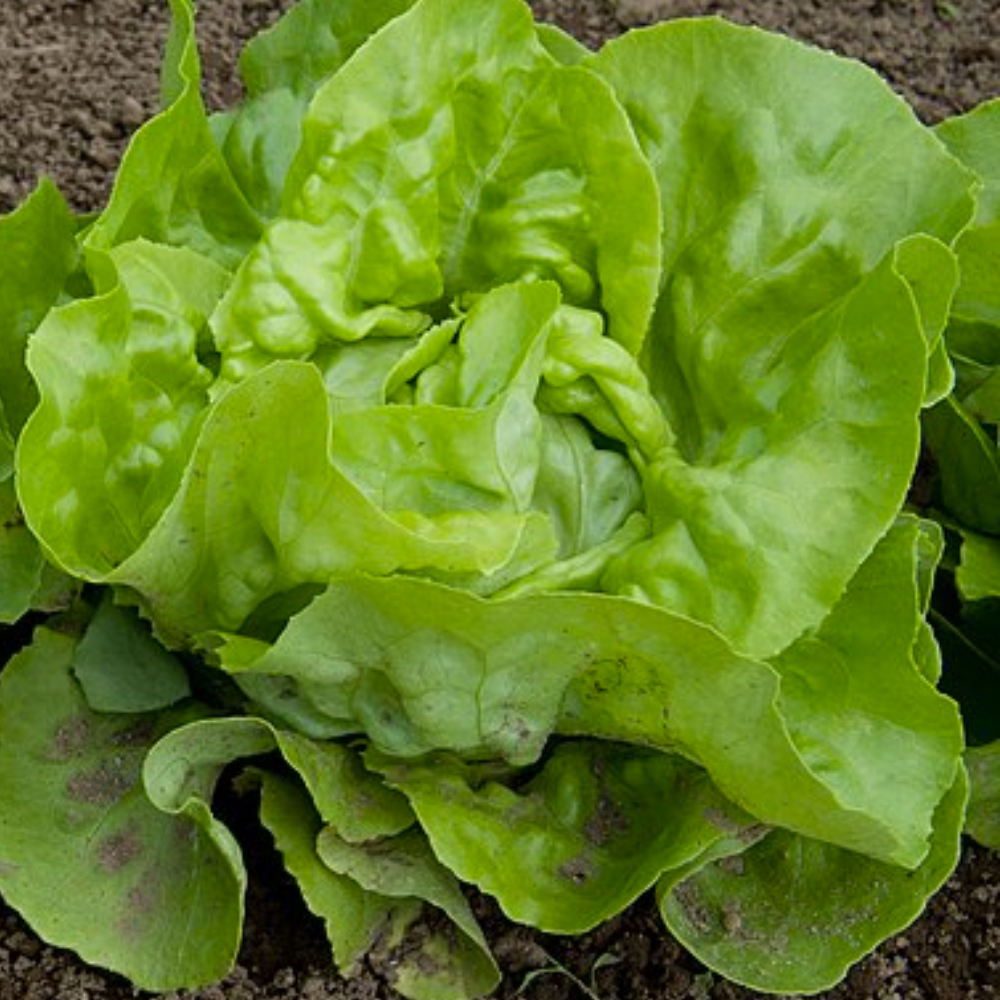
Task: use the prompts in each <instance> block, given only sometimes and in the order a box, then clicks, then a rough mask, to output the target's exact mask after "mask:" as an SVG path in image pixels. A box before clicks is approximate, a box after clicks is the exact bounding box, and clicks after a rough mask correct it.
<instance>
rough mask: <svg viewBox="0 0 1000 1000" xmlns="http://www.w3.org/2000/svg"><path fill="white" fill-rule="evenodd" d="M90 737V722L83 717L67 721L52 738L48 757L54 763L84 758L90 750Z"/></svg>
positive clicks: (78, 716) (75, 717) (79, 716)
mask: <svg viewBox="0 0 1000 1000" xmlns="http://www.w3.org/2000/svg"><path fill="white" fill-rule="evenodd" d="M90 735H91V726H90V722H89V721H88V720H87V719H86V718H84V717H83V716H82V715H77V716H74V717H73V718H72V719H67V720H66V721H65V722H64V723H62V725H61V726H59V728H58V729H57V730H56V732H55V735H54V736H53V737H52V743H51V744H50V745H49V749H48V752H47V753H46V757H47V758H48V759H49V760H54V761H63V760H72V759H73V758H74V757H82V756H83V755H84V754H85V753H86V752H87V751H88V750H89V749H90Z"/></svg>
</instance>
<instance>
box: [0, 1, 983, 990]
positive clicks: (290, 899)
mask: <svg viewBox="0 0 1000 1000" xmlns="http://www.w3.org/2000/svg"><path fill="white" fill-rule="evenodd" d="M289 5H290V0H201V3H200V8H201V11H200V24H201V32H200V33H201V36H202V38H203V50H204V51H203V55H204V61H205V67H206V76H207V81H206V93H207V95H208V99H209V101H210V103H211V104H212V105H213V106H222V105H225V104H226V103H228V102H229V101H231V100H232V99H233V98H234V97H235V96H236V95H237V94H238V92H239V88H238V84H237V83H236V81H235V78H234V74H233V64H234V59H235V54H236V53H237V51H238V49H239V46H240V45H241V44H242V41H243V40H245V39H246V38H248V37H249V36H251V35H252V34H254V33H255V32H256V31H257V30H259V29H260V27H262V26H263V25H265V24H267V23H269V22H271V21H272V20H274V18H276V17H277V16H278V15H279V13H280V12H281V11H282V10H283V9H285V8H287V7H288V6H289ZM533 6H534V8H535V10H536V12H537V13H538V15H539V16H540V17H542V18H544V19H547V20H553V21H555V22H557V23H559V24H560V25H562V26H563V27H564V28H567V29H568V30H569V31H571V32H572V33H573V34H575V35H576V36H577V37H578V38H580V39H582V40H583V41H585V42H587V43H588V44H591V45H594V46H596V45H599V44H600V42H601V41H602V40H603V39H605V38H607V37H609V36H610V35H612V34H615V33H618V32H620V31H621V30H623V29H624V28H627V27H631V26H634V25H637V24H640V23H645V22H648V21H652V20H659V19H662V18H666V17H672V16H682V15H691V14H705V13H716V14H721V15H723V16H726V17H729V18H730V19H733V20H738V21H744V22H752V23H757V24H760V25H763V26H765V27H769V28H772V29H776V30H781V31H784V32H786V33H788V34H791V35H793V36H796V37H799V38H802V39H806V40H809V41H812V42H815V43H817V44H821V45H824V46H826V47H828V48H833V49H835V50H837V51H839V52H842V53H844V54H847V55H851V56H854V57H856V58H860V59H863V60H865V61H866V62H868V63H869V64H870V65H872V66H874V67H875V68H876V69H878V70H879V71H881V72H882V73H883V75H884V76H885V77H886V78H887V79H888V80H889V81H890V83H892V85H893V86H895V87H896V88H897V89H898V90H899V91H900V92H901V93H903V94H904V95H905V96H906V97H907V98H908V99H909V100H910V102H911V103H912V104H913V106H914V107H915V108H916V110H917V112H918V114H919V115H920V116H921V117H922V118H923V119H924V120H926V121H936V120H939V119H941V118H943V117H946V116H948V115H950V114H953V113H955V112H959V111H962V110H966V109H968V108H970V107H972V106H973V105H975V104H976V103H978V102H979V101H981V100H983V99H985V98H987V97H991V96H995V95H998V94H1000V4H997V3H996V2H995V0H950V2H947V0H943V2H934V0H746V2H739V0H710V2H697V0H614V2H612V0H535V2H534V3H533ZM165 7H166V3H165V0H0V101H2V104H0V109H2V110H0V212H2V211H7V210H9V209H11V208H12V207H14V206H15V205H16V204H17V203H18V201H19V200H20V199H21V198H22V197H23V196H24V195H25V194H26V193H27V192H28V191H29V190H30V188H31V187H32V186H33V185H34V184H35V182H36V181H37V179H38V177H39V176H41V175H42V174H48V175H50V176H52V177H54V178H55V179H56V181H57V182H58V183H59V185H60V186H61V187H62V188H63V190H64V192H65V193H66V194H67V196H68V197H69V198H70V200H71V201H72V203H73V204H74V206H76V207H77V208H78V209H81V210H86V209H91V208H94V207H97V206H98V205H100V203H101V200H102V199H103V198H104V197H105V196H106V194H107V191H108V190H109V186H110V183H111V178H112V176H113V172H114V169H115V165H116V163H117V160H118V157H119V156H120V153H121V150H122V148H123V145H124V143H125V141H126V139H127V137H128V135H129V133H130V132H131V131H133V130H134V129H135V127H136V126H138V125H139V124H140V123H141V122H142V121H143V120H144V118H145V117H146V116H147V115H149V114H150V113H151V112H152V111H153V110H154V109H155V107H156V94H157V67H158V63H159V50H160V46H161V44H162V40H163V38H164V35H165V26H166V16H165ZM241 826H243V827H245V829H244V832H243V837H244V839H245V840H246V842H247V844H246V846H247V850H248V856H249V858H250V859H251V868H252V884H253V886H254V888H253V889H252V891H251V896H250V900H249V910H250V912H249V920H248V933H247V937H246V941H245V946H244V949H243V954H242V955H241V959H240V965H239V967H238V968H237V969H236V970H235V971H234V972H233V974H232V975H231V976H230V977H229V978H228V979H227V980H226V981H225V982H224V983H222V984H219V985H218V986H216V987H212V988H210V989H206V990H200V991H196V992H192V993H188V994H185V996H186V998H187V1000H292V998H300V1000H391V998H392V997H394V996H395V994H394V993H393V992H392V991H391V990H389V989H388V988H387V987H385V986H384V984H382V983H381V982H380V981H379V980H378V979H377V978H376V977H374V976H364V975H363V976H360V977H358V978H357V979H355V980H352V981H351V982H345V981H343V980H341V979H339V978H338V977H337V976H336V974H335V973H333V972H332V971H331V969H330V964H329V958H328V951H327V947H326V945H325V942H324V939H323V935H322V932H321V929H320V927H319V925H318V922H317V921H315V920H314V919H313V918H312V917H310V916H309V914H308V913H306V912H305V910H304V908H303V906H302V904H301V902H300V901H299V900H298V898H297V895H296V893H295V890H294V888H293V887H292V886H291V885H290V884H289V883H288V881H287V879H286V878H285V877H284V876H283V874H282V873H281V870H280V867H279V866H278V865H277V864H276V861H275V858H274V856H273V854H272V852H271V850H270V848H269V845H268V842H267V838H266V837H265V836H264V835H263V834H261V833H259V832H255V831H254V830H253V829H252V827H250V825H249V824H241ZM476 906H477V908H478V910H479V913H480V915H481V917H482V918H483V920H484V923H485V926H486V928H487V933H488V936H489V937H490V940H491V942H492V944H493V946H494V949H495V951H496V954H497V957H498V959H499V961H500V963H501V965H502V967H503V969H504V971H505V973H506V981H505V984H504V985H503V987H502V988H501V989H500V990H499V991H498V992H497V994H496V996H497V998H502V1000H513V998H514V997H515V996H521V997H524V998H526V1000H581V998H584V997H588V996H589V997H591V998H594V997H600V998H602V1000H681V998H689V1000H745V998H749V997H752V996H756V995H757V994H752V993H750V992H749V991H746V990H742V989H739V988H737V987H734V986H732V985H730V984H727V983H725V982H721V981H719V980H718V979H717V978H716V977H713V976H712V975H711V974H709V973H707V972H705V971H704V969H702V968H701V967H699V965H698V963H697V962H695V961H694V960H693V959H692V958H690V957H689V956H686V955H685V954H684V953H683V951H682V950H681V949H680V948H679V947H678V946H677V945H676V944H675V943H673V942H672V941H671V940H670V939H669V938H668V937H667V936H666V935H665V934H664V932H663V930H662V926H661V924H660V922H659V919H658V917H657V914H656V911H655V907H654V906H653V905H652V902H651V901H650V900H648V899H645V900H643V901H641V902H640V903H639V904H637V905H636V906H635V907H633V908H632V909H631V910H630V911H629V912H627V913H626V914H625V915H623V916H622V917H620V918H618V919H616V920H614V921H612V922H610V923H609V924H607V925H606V926H605V927H603V928H601V929H600V930H598V931H597V932H595V933H593V934H590V935H587V936H584V937H581V938H575V939H565V938H552V937H546V936H544V935H538V934H534V933H531V932H528V931H526V930H524V929H522V928H517V927H514V926H512V925H510V924H509V923H507V922H506V921H505V920H503V919H502V918H501V917H500V916H499V915H498V914H497V913H496V911H495V909H494V908H493V907H492V906H491V904H490V903H489V902H488V901H485V900H477V902H476ZM139 995H140V994H137V993H136V992H135V991H133V990H132V989H131V987H129V985H128V984H127V983H125V982H124V981H122V980H121V979H119V978H117V977H115V976H112V975H109V974H106V973H103V972H100V971H97V970H92V969H87V968H86V967H84V966H82V965H81V964H80V962H79V961H78V960H76V959H75V958H74V956H72V955H70V954H67V953H65V952H61V951H59V950H56V949H52V948H49V947H48V946H46V945H44V944H43V943H41V942H40V941H39V940H38V939H37V938H36V937H35V936H34V935H33V934H32V933H31V932H30V930H28V929H27V928H26V927H25V926H24V925H23V923H22V922H21V920H20V919H19V918H18V917H17V916H16V915H15V914H14V913H12V912H10V911H9V910H6V909H5V908H3V906H2V903H0V1000H56V998H58V1000H124V998H127V997H133V998H134V997H136V996H139ZM824 996H825V997H826V998H827V1000H865V998H870V1000H987V998H991V1000H992V998H996V997H1000V857H998V856H997V855H995V854H992V853H990V852H988V851H985V850H983V849H981V848H978V847H976V846H975V845H972V844H970V845H968V847H967V850H966V852H965V857H964V860H963V862H962V865H961V867H960V868H959V870H958V872H957V873H956V874H955V876H954V877H953V878H952V879H951V881H950V882H949V883H948V885H947V887H946V888H945V889H944V890H943V891H942V892H941V893H940V895H939V896H938V897H937V898H936V899H935V900H934V901H933V903H932V904H931V906H930V907H929V909H928V911H927V913H926V914H925V915H924V917H923V918H922V919H921V920H920V921H918V922H917V923H916V924H915V925H914V926H913V927H911V928H910V929H909V930H908V931H907V932H906V933H905V934H904V935H901V936H899V937H896V938H895V939H893V940H891V941H889V942H888V943H887V944H886V945H884V946H883V947H882V948H881V949H880V950H879V951H878V952H877V953H876V954H875V955H874V956H872V957H871V958H870V959H868V960H867V961H865V962H863V963H861V964H860V965H859V966H858V967H857V968H856V969H855V970H854V971H853V972H852V974H851V976H850V978H849V979H848V981H847V982H846V983H844V984H842V985H841V986H840V987H839V988H838V989H836V990H834V991H833V992H830V993H828V994H824Z"/></svg>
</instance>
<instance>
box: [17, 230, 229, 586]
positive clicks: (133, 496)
mask: <svg viewBox="0 0 1000 1000" xmlns="http://www.w3.org/2000/svg"><path fill="white" fill-rule="evenodd" d="M91 264H92V268H93V271H94V274H95V277H96V279H97V280H98V282H99V285H100V294H98V295H96V296H94V297H93V298H88V299H81V300H78V301H76V302H73V303H71V304H70V305H67V306H64V307H63V308H61V309H58V310H55V311H54V312H52V313H51V314H50V315H49V316H48V318H47V319H46V321H45V323H44V324H43V326H42V327H41V328H40V329H39V330H38V332H37V333H36V334H35V335H34V336H33V337H32V340H31V347H30V350H29V367H30V369H31V372H32V374H33V375H34V376H35V378H36V380H37V382H38V385H39V391H40V392H41V395H42V402H41V404H40V406H39V407H38V409H37V410H36V411H35V413H34V414H33V415H32V417H31V419H30V420H29V422H28V424H27V425H26V426H25V429H24V431H23V433H22V434H21V438H20V440H19V442H18V455H17V463H18V491H19V494H20V497H21V502H22V504H23V506H24V511H25V516H26V519H27V521H28V523H29V525H30V526H31V528H32V530H33V531H34V533H35V534H36V535H37V536H38V537H39V538H40V539H41V540H42V542H43V543H44V544H45V545H46V547H47V548H48V549H49V550H50V551H51V552H52V553H53V554H54V555H55V557H56V558H57V559H58V560H59V562H60V563H61V564H62V565H63V566H64V567H65V568H67V569H68V570H70V571H71V572H73V573H74V574H75V575H77V576H81V577H83V578H85V579H91V580H100V579H102V578H103V577H104V576H105V574H107V573H108V572H109V571H110V570H111V569H112V568H113V567H114V566H115V565H116V564H117V563H118V562H120V561H121V560H122V559H124V558H125V557H126V556H128V555H130V554H131V553H132V551H133V550H134V549H135V548H136V547H137V545H138V544H139V543H140V542H141V540H142V539H143V538H144V537H145V535H146V533H147V532H148V531H149V529H150V528H151V527H152V525H153V524H154V523H155V522H156V520H157V519H158V518H159V517H160V515H161V514H162V512H163V510H164V508H165V507H166V505H167V504H168V503H169V501H170V500H171V498H172V497H173V495H174V492H175V491H176V489H177V487H178V485H179V482H180V478H181V475H182V470H183V469H184V466H185V463H186V462H187V461H188V457H189V454H190V451H191V447H192V445H193V439H194V436H195V434H196V433H197V430H198V427H199V425H200V422H201V420H202V418H203V415H204V409H205V407H206V406H207V402H208V397H207V386H208V383H209V382H210V381H211V374H210V372H209V371H208V369H207V368H205V367H204V366H203V365H202V364H201V361H200V359H199V355H198V346H199V345H198V340H199V335H200V334H201V332H202V329H203V327H204V324H205V321H206V317H207V314H208V312H210V311H211V309H212V308H213V307H214V304H215V302H216V301H217V300H218V298H219V296H220V295H221V293H222V288H223V287H224V285H225V282H226V281H227V279H228V275H227V273H226V272H225V271H223V270H222V269H221V268H219V267H217V266H216V265H214V264H213V263H212V262H211V261H210V260H208V259H207V258H205V257H203V256H201V255H199V254H197V253H195V252H193V251H191V250H181V249H174V248H172V247H164V246H158V245H155V244H152V243H146V242H143V241H140V242H137V243H133V244H128V245H125V246H121V247H119V248H116V250H114V251H113V253H112V254H111V255H110V256H109V257H105V256H104V255H102V254H93V255H92V257H91Z"/></svg>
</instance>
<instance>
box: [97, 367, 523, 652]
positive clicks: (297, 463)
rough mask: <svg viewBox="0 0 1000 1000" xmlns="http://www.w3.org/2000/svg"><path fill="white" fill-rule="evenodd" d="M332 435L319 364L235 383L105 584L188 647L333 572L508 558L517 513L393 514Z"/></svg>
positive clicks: (456, 568) (519, 526)
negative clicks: (164, 503)
mask: <svg viewBox="0 0 1000 1000" xmlns="http://www.w3.org/2000/svg"><path fill="white" fill-rule="evenodd" d="M329 428H330V412H329V403H328V399H327V395H326V392H325V390H324V387H323V383H322V380H321V378H320V375H319V373H318V372H317V371H316V369H315V368H313V367H311V366H309V365H306V364H302V363H298V362H278V363H275V364H274V365H272V366H271V367H269V368H267V369H265V370H263V371H261V372H259V373H258V374H256V375H254V376H252V377H251V378H248V379H247V380H245V381H244V382H242V383H241V384H240V385H239V386H237V387H236V388H234V389H233V390H231V391H230V392H229V393H228V394H227V395H225V396H224V397H223V398H222V399H221V400H220V401H219V402H218V404H216V405H215V406H214V407H213V408H212V410H211V411H210V413H209V415H208V417H207V419H206V420H205V423H204V426H203V427H202V430H201V435H200V437H199V439H198V442H197V445H196V447H195V449H194V451H193V453H192V455H191V458H190V460H189V462H188V465H187V467H186V469H185V474H184V479H183V482H182V484H181V488H180V490H179V492H178V494H177V497H176V498H175V500H174V502H173V503H172V504H171V505H170V507H169V508H168V509H167V511H166V512H165V514H164V516H163V517H162V518H161V519H160V521H159V522H158V523H157V524H156V526H155V527H154V528H153V530H152V531H151V532H150V533H149V535H148V537H147V538H146V540H145V542H144V543H143V544H142V546H141V547H140V548H138V549H137V550H136V552H135V553H134V554H133V555H132V556H131V557H130V558H129V559H127V560H126V561H125V562H124V563H122V564H121V565H120V566H119V567H118V568H117V569H116V570H115V572H114V573H113V574H112V576H111V579H112V580H113V581H114V582H116V583H121V584H127V585H129V586H131V587H133V588H135V589H136V590H137V591H139V592H140V593H141V594H142V595H143V597H144V599H145V603H146V606H147V609H148V611H149V612H150V614H151V615H152V617H153V619H154V620H155V621H156V623H157V627H158V629H160V630H161V631H162V632H164V633H165V634H169V635H174V636H175V637H177V638H178V639H179V640H180V641H183V639H184V638H185V637H186V636H189V635H191V634H193V633H197V632H199V631H203V630H208V629H218V628H222V629H227V630H228V629H233V628H236V627H238V626H240V625H241V624H242V623H243V622H244V621H245V620H246V619H247V617H248V616H249V615H250V614H251V612H253V611H254V610H255V609H257V608H258V607H259V606H260V605H261V603H262V602H263V601H265V599H267V598H270V597H273V596H275V595H281V594H283V593H286V592H288V591H290V590H294V589H295V588H299V587H301V585H302V584H305V583H317V584H322V583H324V582H325V581H326V580H327V579H329V577H330V576H331V575H332V574H334V573H337V572H338V571H343V570H356V569H364V570H366V571H368V572H383V573H389V572H393V571H395V570H397V569H414V570H418V569H423V568H430V567H434V568H437V569H439V570H440V571H442V572H455V573H469V574H474V573H480V574H482V573H485V572H491V571H493V570H494V569H496V568H499V567H501V566H503V565H504V564H505V563H506V562H507V561H508V559H509V558H510V556H511V554H512V552H513V551H515V549H516V547H517V545H518V544H519V541H520V537H521V535H522V533H523V532H524V530H525V526H524V518H523V517H522V516H520V515H517V514H507V515H505V514H503V513H494V514H483V513H480V512H478V511H476V510H474V509H472V510H469V511H468V512H463V511H459V512H456V513H454V514H451V513H448V514H447V515H446V516H444V517H443V518H442V519H441V521H440V522H439V523H438V522H435V521H434V520H433V519H431V518H419V517H416V518H413V519H412V520H411V521H410V522H409V523H406V522H405V521H403V520H400V519H394V518H392V517H391V516H390V515H389V514H386V513H384V512H383V511H381V510H380V509H379V508H378V507H376V506H374V505H373V504H372V503H371V502H370V501H369V500H368V499H366V498H365V496H364V494H363V493H362V492H361V490H360V489H359V488H358V487H357V486H355V485H354V484H353V483H352V482H351V481H350V480H349V479H348V478H347V477H346V476H345V475H344V473H342V472H341V471H340V470H339V469H338V468H337V467H336V466H335V465H334V464H333V463H332V462H331V460H330V457H329V435H330V429H329ZM283 617H285V616H283Z"/></svg>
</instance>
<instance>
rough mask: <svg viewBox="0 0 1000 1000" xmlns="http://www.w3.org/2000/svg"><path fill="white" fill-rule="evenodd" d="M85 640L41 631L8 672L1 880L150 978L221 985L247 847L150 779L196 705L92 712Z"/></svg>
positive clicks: (57, 924) (51, 926)
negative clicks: (82, 659)
mask: <svg viewBox="0 0 1000 1000" xmlns="http://www.w3.org/2000/svg"><path fill="white" fill-rule="evenodd" d="M75 645H76V644H75V640H74V638H73V637H72V636H70V635H67V634H62V633H59V632H55V631H50V630H48V629H40V630H39V631H38V632H36V634H35V639H34V642H33V643H32V644H31V645H30V646H29V647H27V649H25V650H24V651H23V652H22V653H20V654H18V656H16V657H15V658H14V659H13V660H11V661H10V663H8V664H7V666H6V667H5V669H4V671H3V674H2V677H0V731H2V732H3V740H2V741H0V801H2V802H3V804H4V808H3V810H2V812H0V890H2V892H3V896H4V898H5V899H6V901H7V902H8V903H9V904H10V905H12V906H14V907H16V908H17V910H18V911H19V912H20V913H21V914H22V915H23V916H24V918H25V919H26V920H27V921H28V923H29V924H31V926H32V927H33V928H34V929H35V930H36V931H37V932H38V933H39V934H40V935H41V936H42V937H43V938H44V939H45V940H46V941H49V942H50V943H52V944H56V945H59V946H62V947H65V948H72V949H73V950H75V951H77V952H78V953H79V954H80V955H81V956H82V957H83V958H84V959H85V960H86V961H87V962H90V963H91V964H94V965H100V966H104V967H107V968H110V969H113V970H114V971H116V972H119V973H121V974H122V975H124V976H127V977H128V978H129V979H131V980H132V982H133V983H135V984H136V985H137V986H139V987H141V988H144V989H149V990H161V991H165V990H169V989H176V988H180V987H188V986H198V985H205V984H208V983H212V982H215V981H216V980H218V979H220V978H221V977H223V976H224V975H225V974H226V973H227V972H228V971H229V969H230V967H231V965H232V963H233V961H234V959H235V955H236V949H237V946H238V944H239V939H240V930H241V924H242V916H243V913H242V896H243V886H244V879H245V877H244V872H243V867H242V864H241V862H240V859H239V854H238V851H237V848H236V846H235V844H234V843H233V842H232V841H231V839H230V838H228V836H227V835H225V833H224V831H221V830H220V829H218V828H216V827H214V826H211V825H209V824H207V823H205V822H204V821H203V820H204V817H203V816H201V815H199V814H198V813H197V811H195V810H193V809H186V810H181V811H178V812H177V813H176V814H173V815H167V814H164V813H163V812H160V811H159V810H158V809H157V808H155V807H154V806H153V805H151V804H150V802H149V800H148V799H147V798H146V796H145V794H144V793H143V786H142V781H141V770H142V765H143V759H144V757H145V756H146V753H147V751H148V749H149V747H150V746H151V745H152V744H153V743H154V742H155V741H156V740H157V739H158V738H159V737H160V736H161V735H162V734H163V733H164V732H165V731H166V730H168V729H170V728H171V727H172V726H175V725H177V724H179V723H180V722H183V721H184V720H185V718H190V717H191V716H192V714H196V713H195V711H194V710H191V709H188V710H185V711H182V712H172V713H158V714H156V715H149V714H144V715H136V714H127V715H122V714H117V713H101V714H99V713H96V712H94V711H92V710H91V709H90V708H89V707H88V706H87V703H86V701H85V700H84V697H83V694H82V692H81V691H80V689H79V687H78V686H77V684H76V682H75V681H74V679H73V677H72V673H71V670H72V662H73V657H74V652H75ZM26 773H30V781H28V780H25V775H26Z"/></svg>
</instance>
